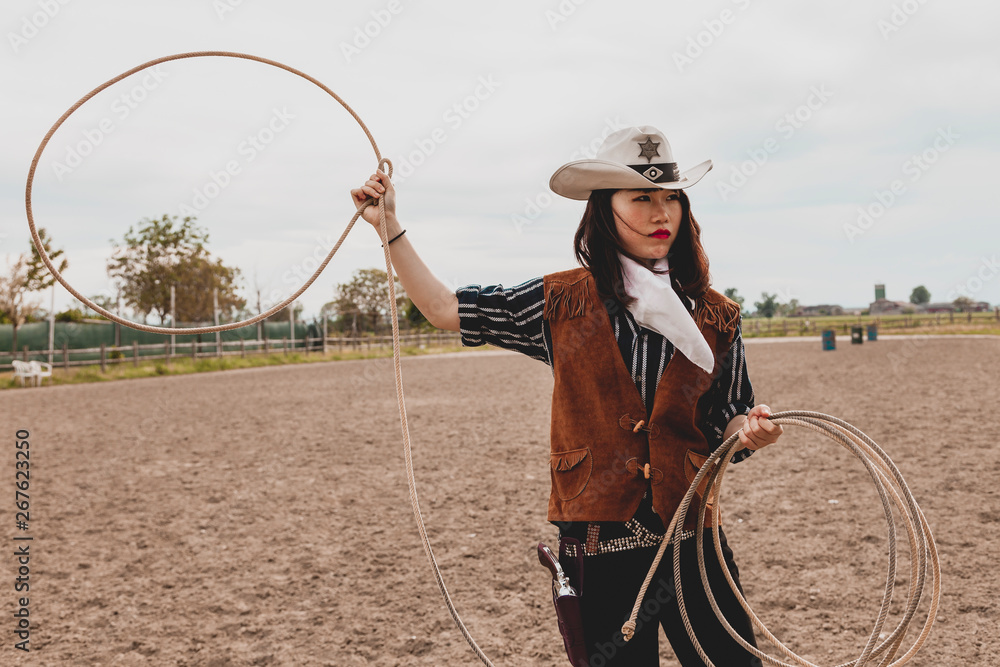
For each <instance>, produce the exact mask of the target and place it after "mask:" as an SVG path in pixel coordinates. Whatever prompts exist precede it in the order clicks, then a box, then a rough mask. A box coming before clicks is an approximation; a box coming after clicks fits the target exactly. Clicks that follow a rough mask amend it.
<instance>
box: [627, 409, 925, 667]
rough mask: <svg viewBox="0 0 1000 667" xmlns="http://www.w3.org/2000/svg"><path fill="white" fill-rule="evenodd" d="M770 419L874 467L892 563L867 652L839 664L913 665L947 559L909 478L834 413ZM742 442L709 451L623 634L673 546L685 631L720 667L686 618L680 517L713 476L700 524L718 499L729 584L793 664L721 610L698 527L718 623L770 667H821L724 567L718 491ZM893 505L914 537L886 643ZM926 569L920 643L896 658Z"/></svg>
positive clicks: (734, 439)
mask: <svg viewBox="0 0 1000 667" xmlns="http://www.w3.org/2000/svg"><path fill="white" fill-rule="evenodd" d="M770 419H771V421H772V422H774V423H775V424H794V425H797V426H803V427H805V428H808V429H810V430H813V431H817V432H818V433H822V434H823V435H825V436H827V437H829V438H832V439H833V440H835V441H836V442H838V443H839V444H841V445H842V446H843V447H845V448H846V449H848V450H849V451H850V452H851V453H852V454H854V456H856V457H857V458H858V459H859V460H860V461H861V462H862V464H864V466H865V468H866V469H867V470H868V474H869V475H870V476H871V478H872V482H873V483H874V484H875V488H876V490H877V491H878V494H879V497H880V498H881V501H882V508H883V510H884V512H885V518H886V523H887V525H888V543H889V567H888V572H887V574H886V582H885V591H884V593H883V596H882V605H881V607H880V609H879V613H878V617H877V618H876V621H875V627H874V628H873V629H872V632H871V634H870V635H869V637H868V641H867V642H866V644H865V646H864V648H863V649H862V651H861V654H860V655H859V656H858V658H857V659H855V660H852V661H849V662H845V663H841V664H840V665H838V666H837V667H863V666H864V665H867V664H868V663H869V661H871V660H873V659H876V658H878V657H879V656H882V657H881V662H879V663H878V664H879V665H880V666H895V665H902V664H904V663H906V662H908V661H909V660H910V659H911V658H912V657H913V656H914V654H916V652H917V650H919V648H920V647H921V646H922V645H923V643H924V641H926V639H927V636H928V635H929V634H930V631H931V627H932V626H933V625H934V619H935V618H936V616H937V608H938V603H939V601H940V598H941V564H940V561H939V560H938V554H937V547H936V545H935V544H934V537H933V535H932V534H931V529H930V526H929V525H928V524H927V520H926V519H925V518H924V514H923V512H922V511H921V510H920V508H919V507H918V506H917V503H916V501H915V500H914V498H913V494H912V493H911V492H910V489H909V487H908V486H907V485H906V482H905V481H904V480H903V475H902V474H901V473H900V471H899V469H898V468H897V467H896V465H895V464H894V463H893V462H892V459H890V458H889V456H888V455H887V454H886V453H885V452H884V451H883V450H882V448H880V447H879V446H878V445H877V444H876V443H875V441H874V440H872V439H871V438H870V437H868V436H867V435H865V434H864V433H862V432H861V431H860V430H859V429H857V428H856V427H854V426H852V425H851V424H848V423H847V422H845V421H843V420H842V419H837V418H836V417H831V416H829V415H825V414H822V413H819V412H807V411H799V410H795V411H785V412H777V413H775V414H774V415H772V416H771V418H770ZM738 442H739V434H738V433H735V434H733V435H732V436H731V437H730V438H728V439H727V440H726V441H725V442H724V443H722V445H720V446H719V447H718V448H717V449H716V450H715V451H714V452H712V454H711V456H709V458H708V460H707V461H705V463H704V465H702V467H701V469H700V470H699V471H698V474H697V475H696V476H695V478H694V480H693V481H692V482H691V486H690V487H689V488H688V491H687V493H686V494H685V495H684V499H683V500H682V501H681V504H680V506H679V507H678V508H677V512H676V513H675V514H674V516H673V518H672V519H671V521H670V525H669V526H668V527H667V532H666V535H665V536H664V539H663V542H662V543H661V544H660V549H659V551H658V552H657V554H656V558H655V559H654V560H653V564H652V566H651V567H650V569H649V573H648V574H647V575H646V580H645V581H644V582H643V584H642V588H641V589H640V591H639V596H638V598H637V599H636V602H635V606H634V607H633V608H632V614H631V616H630V617H629V620H628V621H627V622H626V623H625V625H623V626H622V634H624V635H625V637H626V641H627V640H629V639H631V638H632V635H633V634H634V632H635V629H636V618H637V616H638V614H639V608H640V607H641V605H642V602H643V598H644V597H645V595H646V590H647V589H648V588H649V585H650V583H651V582H652V580H653V576H654V575H655V573H656V570H657V568H658V567H659V564H660V560H661V559H662V558H663V554H664V552H665V551H666V548H667V545H668V544H672V545H673V577H674V587H675V589H676V591H677V602H678V605H679V607H680V611H681V618H682V620H683V622H684V628H685V629H686V630H687V633H688V637H690V639H691V643H692V644H693V645H694V648H695V650H696V651H697V652H698V655H699V656H700V657H701V659H702V660H703V661H704V663H705V665H706V666H707V667H714V663H713V662H712V661H711V660H710V659H709V657H708V656H707V655H706V654H705V650H704V649H703V648H702V646H701V643H700V642H699V641H698V638H697V636H696V635H695V631H694V629H693V628H692V626H691V621H690V620H689V618H688V615H687V609H686V607H685V605H684V591H683V585H682V582H681V566H680V557H681V552H680V542H681V534H682V532H683V528H684V523H683V520H679V517H685V516H687V513H688V509H689V508H690V506H691V503H692V501H693V499H694V496H695V493H696V492H697V490H698V487H699V485H700V484H701V483H702V481H703V480H704V479H705V478H706V477H707V482H706V487H705V490H704V494H703V496H702V498H701V502H700V504H699V506H698V524H697V525H699V526H703V525H705V515H706V512H707V511H708V505H709V504H712V506H713V507H712V519H713V520H712V538H713V540H714V543H715V554H716V556H717V557H718V559H719V562H720V563H722V564H723V565H722V571H723V573H724V574H725V576H726V581H727V582H728V583H729V587H730V588H731V589H732V591H733V594H734V595H735V596H736V599H737V600H738V601H739V603H740V605H741V606H742V607H743V609H744V610H745V611H746V613H747V615H748V616H749V617H750V620H751V622H752V623H753V626H754V627H755V628H756V629H757V630H758V631H759V632H760V633H761V634H762V635H763V636H764V637H765V638H766V639H767V640H768V641H769V642H770V643H771V644H773V645H774V646H775V648H776V649H777V650H778V651H779V652H780V653H781V654H782V655H784V656H785V657H786V658H788V659H789V660H791V661H792V662H791V663H789V662H783V661H781V660H778V659H776V658H773V657H771V656H770V655H768V654H766V653H764V652H763V651H761V650H760V649H758V648H757V647H755V646H752V645H751V644H749V643H748V642H747V641H746V640H744V639H743V638H742V637H741V636H740V635H739V634H738V633H737V632H736V630H735V629H733V627H732V626H731V625H730V624H729V622H728V621H727V620H726V619H725V617H724V616H723V615H722V611H721V610H720V609H719V606H718V604H717V602H716V600H715V596H714V595H713V594H712V591H711V587H710V585H709V582H708V573H707V571H706V568H705V553H704V531H701V530H699V531H697V551H698V569H699V572H700V575H701V583H702V587H703V588H704V589H705V593H706V595H707V597H708V601H709V604H711V606H712V609H713V611H715V615H716V616H717V617H718V619H719V622H720V623H721V624H722V626H723V627H724V628H726V630H727V631H728V632H729V634H730V635H731V636H732V637H733V639H734V640H736V641H737V642H738V643H739V644H740V645H741V646H742V647H743V648H744V649H746V650H747V651H749V652H750V653H752V654H753V655H755V656H757V657H758V658H760V659H761V660H762V661H763V662H765V663H767V664H769V665H780V666H782V667H796V666H798V667H818V665H815V664H814V663H812V662H809V661H808V660H806V659H804V658H802V657H801V656H799V655H797V654H796V653H795V652H793V651H792V650H791V649H789V648H788V647H787V646H785V645H784V644H782V643H781V642H780V641H779V640H778V639H777V638H776V637H775V636H774V635H773V634H772V633H771V632H770V631H769V630H768V629H767V627H766V626H765V625H764V623H763V622H762V621H761V620H760V618H758V616H757V614H755V613H754V611H753V609H751V608H750V605H749V603H748V602H747V601H746V599H745V598H744V597H743V595H742V594H741V593H740V591H739V588H738V587H737V585H736V582H735V581H734V580H733V578H732V575H731V574H730V572H729V568H727V567H726V566H725V558H724V556H723V553H722V544H721V541H720V537H719V524H720V514H719V511H720V510H719V505H720V503H719V496H720V492H721V488H722V477H723V475H724V474H725V470H726V466H728V465H729V460H730V458H731V454H732V453H733V452H734V451H735V450H736V448H737V446H738ZM710 501H711V502H710ZM893 504H894V505H895V506H896V508H897V509H898V510H899V513H900V515H901V516H902V517H903V525H904V527H905V528H906V532H907V537H908V539H909V548H910V586H909V591H908V593H907V602H906V608H905V611H904V613H903V617H902V619H901V620H900V622H899V624H898V625H897V626H896V627H895V629H894V630H893V631H892V632H891V633H889V634H888V636H886V637H885V639H884V640H883V641H882V642H881V643H880V642H879V639H880V637H881V634H882V627H883V625H884V624H885V621H886V618H887V616H888V614H889V605H890V603H891V601H892V594H893V589H894V587H895V579H896V522H895V519H894V518H893V514H892V505H893ZM928 574H929V576H930V579H931V593H930V603H929V608H928V611H927V618H926V620H925V621H924V625H923V628H922V629H921V631H920V634H919V635H918V636H917V638H916V639H915V640H914V643H913V645H912V646H910V648H909V649H908V650H907V651H906V653H904V654H903V655H902V656H900V657H899V658H898V659H896V660H895V661H894V660H893V659H894V658H895V656H896V654H897V653H898V651H899V648H900V646H901V644H902V643H903V639H904V636H905V634H906V631H907V629H908V628H909V625H910V623H911V621H912V620H913V618H914V615H915V614H916V611H917V606H918V604H919V603H920V600H921V598H922V597H923V595H924V588H925V586H926V583H927V577H928ZM720 667H724V666H720Z"/></svg>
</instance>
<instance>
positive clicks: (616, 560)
mask: <svg viewBox="0 0 1000 667" xmlns="http://www.w3.org/2000/svg"><path fill="white" fill-rule="evenodd" d="M719 532H720V538H721V540H722V550H723V554H724V555H725V558H726V565H727V566H728V567H729V571H730V573H731V574H732V576H733V580H734V581H735V582H736V583H737V585H739V581H740V580H739V570H738V569H737V567H736V563H734V562H733V552H732V550H731V549H730V548H729V546H728V545H727V544H726V539H725V535H724V534H722V531H721V530H720V531H719ZM704 537H705V567H706V570H707V572H708V579H709V584H710V585H711V589H712V593H713V595H714V596H715V599H716V602H717V604H718V605H719V608H720V609H721V610H722V613H723V615H724V616H725V618H726V620H727V621H729V624H730V625H731V626H732V627H733V628H734V629H735V630H736V631H737V632H738V633H739V634H740V636H741V637H743V638H744V639H746V640H747V642H748V643H750V644H752V645H753V646H756V645H757V644H756V642H755V640H754V635H753V626H752V625H751V624H750V619H749V618H748V617H747V615H746V612H745V611H744V610H743V608H742V607H741V606H740V605H739V602H737V600H736V597H735V596H734V595H733V592H732V590H731V589H730V588H729V584H728V583H727V582H726V579H725V575H724V574H723V573H722V569H721V567H720V565H719V559H718V557H717V556H716V555H715V547H714V545H713V542H712V533H711V530H706V531H705V536H704ZM655 556H656V548H655V547H649V548H643V549H632V550H629V551H621V552H616V553H610V554H600V555H596V556H587V557H585V559H584V566H583V567H584V571H583V599H582V604H583V623H584V634H585V636H586V637H587V644H588V651H589V656H590V666H591V667H653V666H656V665H659V664H660V660H659V631H658V630H657V626H658V625H662V626H663V630H664V632H665V633H666V635H667V639H669V640H670V645H671V646H672V647H673V650H674V654H675V655H676V656H677V659H678V660H679V661H680V663H681V664H682V665H684V667H702V666H703V665H704V664H705V663H703V662H702V660H701V658H699V657H698V653H697V652H696V651H695V648H694V646H693V645H692V644H691V640H690V638H689V637H688V634H687V630H685V628H684V623H683V621H682V620H681V614H680V608H679V607H678V602H677V596H676V592H675V590H674V577H673V545H669V546H668V547H667V550H666V553H664V555H663V560H662V561H660V566H659V567H658V568H657V571H656V574H655V575H654V577H653V580H652V582H650V585H649V588H648V589H647V591H646V597H645V598H644V600H643V603H642V607H641V608H640V611H639V616H638V618H637V619H636V633H635V635H634V636H633V637H632V639H631V641H629V642H625V640H624V637H623V636H622V634H621V626H622V624H623V623H624V622H625V621H626V620H628V616H629V614H630V613H631V611H632V606H633V605H634V604H635V598H636V596H637V595H638V594H639V588H640V587H641V586H642V582H643V580H644V579H645V577H646V573H647V572H649V567H650V566H651V565H652V564H653V558H654V557H655ZM681 576H682V579H681V582H682V584H683V594H684V607H685V609H686V610H687V613H688V618H689V619H690V621H691V626H692V627H693V628H694V631H695V636H696V637H697V638H698V642H699V643H700V644H701V646H702V649H704V651H705V652H706V654H707V655H708V657H709V658H710V659H711V660H712V662H714V663H715V664H716V665H717V666H718V667H743V666H746V667H760V666H761V664H762V663H761V661H760V659H759V658H757V657H755V656H753V655H752V654H750V653H749V652H748V651H746V649H744V648H743V647H742V646H740V645H739V644H737V643H736V640H734V639H733V638H732V637H731V636H730V635H729V632H727V631H726V629H725V628H724V627H723V626H722V624H721V623H720V622H719V619H718V618H717V617H716V615H715V612H714V611H712V607H711V605H710V604H709V602H708V598H707V597H706V595H705V590H704V588H703V587H702V584H701V576H700V574H699V573H698V556H697V540H696V539H695V538H694V537H690V538H688V539H686V540H683V541H682V542H681ZM742 590H743V589H742V588H740V591H741V592H742Z"/></svg>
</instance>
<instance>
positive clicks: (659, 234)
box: [650, 229, 670, 239]
mask: <svg viewBox="0 0 1000 667" xmlns="http://www.w3.org/2000/svg"><path fill="white" fill-rule="evenodd" d="M650 236H652V237H653V238H654V239H669V238H670V230H669V229H658V230H656V231H655V232H653V233H652V234H650Z"/></svg>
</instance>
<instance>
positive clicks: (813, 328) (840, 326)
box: [742, 307, 1000, 337]
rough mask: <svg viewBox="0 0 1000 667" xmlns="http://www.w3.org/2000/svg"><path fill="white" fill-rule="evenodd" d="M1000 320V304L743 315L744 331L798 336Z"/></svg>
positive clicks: (757, 333)
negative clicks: (898, 311) (964, 309)
mask: <svg viewBox="0 0 1000 667" xmlns="http://www.w3.org/2000/svg"><path fill="white" fill-rule="evenodd" d="M992 321H996V322H1000V307H998V308H996V309H994V310H993V311H992V312H990V311H981V312H976V313H971V312H970V313H954V312H952V313H919V314H917V313H914V314H912V315H889V316H885V317H880V316H878V315H875V316H871V315H859V316H857V317H851V316H846V315H837V316H827V315H819V316H816V317H806V316H802V317H775V318H765V317H745V318H743V325H742V329H743V335H744V336H745V337H752V336H756V335H761V336H766V335H778V334H780V335H782V336H788V335H791V336H799V335H803V334H810V333H812V334H815V335H817V336H818V335H820V334H821V333H822V332H823V331H824V330H826V329H833V330H834V331H838V332H843V333H844V334H847V333H850V331H851V327H852V326H865V327H867V326H868V325H869V324H874V325H875V326H876V327H878V330H879V331H880V332H881V331H886V332H891V331H892V330H893V329H912V328H916V327H935V326H942V325H947V324H963V323H964V324H971V323H973V322H974V323H976V324H977V325H983V326H987V325H988V324H989V323H990V322H992Z"/></svg>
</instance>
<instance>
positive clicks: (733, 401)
mask: <svg viewBox="0 0 1000 667" xmlns="http://www.w3.org/2000/svg"><path fill="white" fill-rule="evenodd" d="M745 352H746V351H745V350H744V347H743V336H742V334H741V333H740V328H739V327H737V328H736V335H735V336H733V344H732V347H730V349H729V356H728V357H727V359H726V363H725V364H724V365H723V367H722V372H721V373H719V376H718V377H717V378H715V382H714V383H713V386H712V395H713V400H712V402H711V404H710V408H709V410H708V413H707V414H706V416H705V421H706V424H705V425H704V426H703V427H702V430H703V432H704V433H705V435H706V437H707V438H708V442H709V444H710V445H711V449H713V450H714V449H715V448H716V447H718V446H719V445H721V444H722V436H723V435H724V434H725V432H726V426H728V425H729V422H730V421H731V420H732V419H733V417H735V416H736V415H745V414H748V413H749V412H750V409H751V408H752V407H753V406H754V395H753V386H752V385H751V384H750V376H749V375H748V374H747V364H746V353H745ZM751 454H753V450H750V449H741V450H740V451H738V452H736V453H735V454H733V459H732V461H733V463H739V462H740V461H742V460H744V459H745V458H747V457H748V456H750V455H751Z"/></svg>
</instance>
